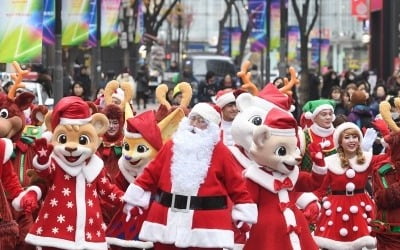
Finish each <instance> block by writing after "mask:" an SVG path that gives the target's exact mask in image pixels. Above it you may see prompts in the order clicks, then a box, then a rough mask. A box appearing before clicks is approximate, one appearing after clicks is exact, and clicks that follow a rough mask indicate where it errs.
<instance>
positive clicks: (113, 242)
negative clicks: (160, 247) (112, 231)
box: [106, 237, 154, 249]
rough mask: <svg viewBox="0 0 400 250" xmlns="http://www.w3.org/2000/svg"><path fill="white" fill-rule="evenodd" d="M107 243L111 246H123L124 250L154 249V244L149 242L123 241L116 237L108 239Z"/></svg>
mask: <svg viewBox="0 0 400 250" xmlns="http://www.w3.org/2000/svg"><path fill="white" fill-rule="evenodd" d="M106 241H107V243H108V244H109V245H116V246H121V247H124V248H127V247H134V248H140V249H143V248H144V249H147V248H152V247H153V246H154V245H153V242H148V241H140V240H123V239H118V238H114V237H106Z"/></svg>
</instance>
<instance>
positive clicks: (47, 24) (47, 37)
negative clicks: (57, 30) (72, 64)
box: [43, 0, 56, 45]
mask: <svg viewBox="0 0 400 250" xmlns="http://www.w3.org/2000/svg"><path fill="white" fill-rule="evenodd" d="M55 24H56V15H55V0H44V1H43V44H46V45H54V44H55V43H56V37H55V35H54V27H55Z"/></svg>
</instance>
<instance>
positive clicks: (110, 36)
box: [101, 0, 121, 47]
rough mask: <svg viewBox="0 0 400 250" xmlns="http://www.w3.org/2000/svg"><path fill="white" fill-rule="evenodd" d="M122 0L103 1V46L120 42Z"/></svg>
mask: <svg viewBox="0 0 400 250" xmlns="http://www.w3.org/2000/svg"><path fill="white" fill-rule="evenodd" d="M120 4H121V0H102V1H101V46H102V47H107V46H112V45H114V44H116V43H117V42H118V29H117V28H118V27H117V25H118V23H117V21H118V12H119V6H120Z"/></svg>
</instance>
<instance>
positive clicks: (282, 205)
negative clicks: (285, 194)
mask: <svg viewBox="0 0 400 250" xmlns="http://www.w3.org/2000/svg"><path fill="white" fill-rule="evenodd" d="M293 205H294V204H293V202H281V203H279V208H280V209H281V212H283V211H285V209H286V208H290V209H292V210H293Z"/></svg>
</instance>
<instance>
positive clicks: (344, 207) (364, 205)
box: [314, 122, 387, 249]
mask: <svg viewBox="0 0 400 250" xmlns="http://www.w3.org/2000/svg"><path fill="white" fill-rule="evenodd" d="M333 137H334V143H335V147H336V149H337V153H336V154H333V155H330V156H328V157H325V164H326V166H327V167H328V173H327V176H326V177H325V180H324V182H323V184H322V186H321V189H320V191H319V192H318V194H319V196H320V197H321V198H322V212H321V215H320V218H319V220H318V222H317V223H316V228H315V236H314V239H315V241H316V242H317V244H318V245H319V247H321V248H324V249H362V248H363V247H366V248H374V247H375V244H376V240H375V238H374V237H372V236H371V235H370V233H371V227H370V226H369V225H368V223H369V222H370V221H371V220H372V219H374V217H375V207H374V202H373V201H372V199H371V198H370V196H369V195H368V193H367V192H366V191H365V190H364V188H365V185H366V183H367V180H368V176H370V174H371V172H372V170H373V166H376V165H377V164H378V163H379V162H381V161H384V160H386V159H387V156H386V155H376V156H374V155H372V151H369V152H365V151H363V150H362V149H361V147H360V144H361V143H362V144H363V147H364V145H366V144H369V146H365V147H366V148H371V145H372V143H373V142H374V141H375V138H376V132H375V130H373V129H368V130H367V132H366V134H365V137H364V139H363V138H362V133H361V131H360V129H359V128H358V126H357V125H355V124H354V123H351V122H345V123H343V124H341V125H339V126H338V127H337V128H336V130H335V132H334V134H333ZM362 140H363V141H362ZM328 190H330V192H328ZM325 195H326V196H325Z"/></svg>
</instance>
